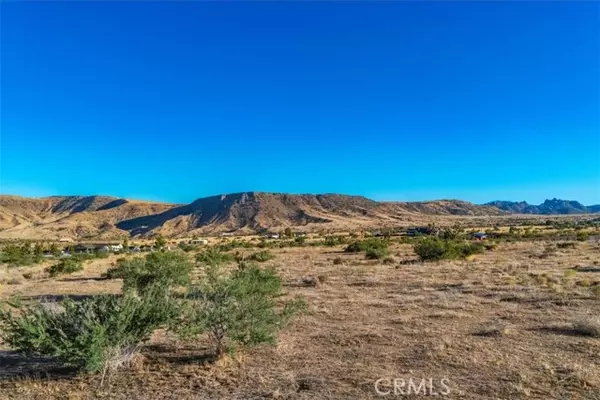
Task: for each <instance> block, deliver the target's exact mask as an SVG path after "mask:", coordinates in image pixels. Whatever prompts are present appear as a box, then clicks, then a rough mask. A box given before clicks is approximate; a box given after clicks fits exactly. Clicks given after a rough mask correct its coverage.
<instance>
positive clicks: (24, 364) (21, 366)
mask: <svg viewBox="0 0 600 400" xmlns="http://www.w3.org/2000/svg"><path fill="white" fill-rule="evenodd" d="M76 374H77V368H73V367H65V366H64V365H61V364H60V363H59V362H58V361H57V360H56V359H54V358H51V357H37V356H27V355H24V354H20V353H16V352H14V351H5V350H2V351H0V381H3V380H13V379H20V378H21V379H22V378H36V379H47V380H52V379H60V378H66V377H71V376H75V375H76Z"/></svg>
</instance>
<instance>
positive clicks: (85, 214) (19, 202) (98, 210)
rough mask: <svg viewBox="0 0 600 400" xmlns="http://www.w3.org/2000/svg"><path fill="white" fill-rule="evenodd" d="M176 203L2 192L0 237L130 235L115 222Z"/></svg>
mask: <svg viewBox="0 0 600 400" xmlns="http://www.w3.org/2000/svg"><path fill="white" fill-rule="evenodd" d="M173 207H176V205H173V204H164V203H151V202H145V201H137V200H127V199H120V198H116V197H109V196H52V197H44V198H37V199H32V198H24V197H17V196H0V237H16V238H44V239H57V238H61V237H72V238H102V237H115V236H126V235H127V232H123V231H121V230H119V229H118V228H117V227H116V226H115V224H117V223H118V222H120V221H125V220H128V219H132V218H137V217H141V216H145V215H149V214H157V213H161V212H164V211H165V210H168V209H171V208H173Z"/></svg>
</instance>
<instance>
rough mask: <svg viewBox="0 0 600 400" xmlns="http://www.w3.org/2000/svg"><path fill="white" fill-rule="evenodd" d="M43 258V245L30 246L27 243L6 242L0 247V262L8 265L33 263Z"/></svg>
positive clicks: (15, 265)
mask: <svg viewBox="0 0 600 400" xmlns="http://www.w3.org/2000/svg"><path fill="white" fill-rule="evenodd" d="M42 259H43V247H42V246H41V244H36V245H35V246H34V247H32V246H31V245H30V244H29V243H23V244H21V245H15V244H6V245H5V246H4V247H2V248H1V249H0V263H6V264H8V266H9V267H19V266H27V265H33V264H37V263H39V262H41V261H42Z"/></svg>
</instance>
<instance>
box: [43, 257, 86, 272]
mask: <svg viewBox="0 0 600 400" xmlns="http://www.w3.org/2000/svg"><path fill="white" fill-rule="evenodd" d="M82 270H83V265H81V261H79V260H77V259H72V258H63V259H62V260H60V261H59V262H58V263H56V264H54V265H52V266H50V267H48V268H46V272H48V273H49V274H50V276H51V277H55V276H58V275H66V274H72V273H73V272H78V271H82Z"/></svg>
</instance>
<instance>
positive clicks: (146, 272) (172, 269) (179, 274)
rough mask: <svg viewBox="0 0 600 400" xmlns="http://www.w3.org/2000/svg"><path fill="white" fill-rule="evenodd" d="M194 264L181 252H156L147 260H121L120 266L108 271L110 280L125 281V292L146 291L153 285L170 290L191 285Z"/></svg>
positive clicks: (107, 274) (149, 255)
mask: <svg viewBox="0 0 600 400" xmlns="http://www.w3.org/2000/svg"><path fill="white" fill-rule="evenodd" d="M191 269H192V264H191V263H190V262H189V261H188V259H187V257H186V256H185V254H182V253H179V252H171V251H165V252H154V253H150V254H148V255H147V256H146V257H145V258H133V259H119V261H118V265H117V267H115V268H111V269H109V270H108V271H107V273H106V277H107V278H109V279H116V278H121V279H123V290H124V291H128V290H131V289H134V290H136V291H137V292H138V293H141V292H143V291H145V290H146V289H147V288H148V287H150V286H152V285H155V286H156V285H158V287H162V288H169V287H172V286H175V285H185V284H187V283H189V280H190V272H191Z"/></svg>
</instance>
